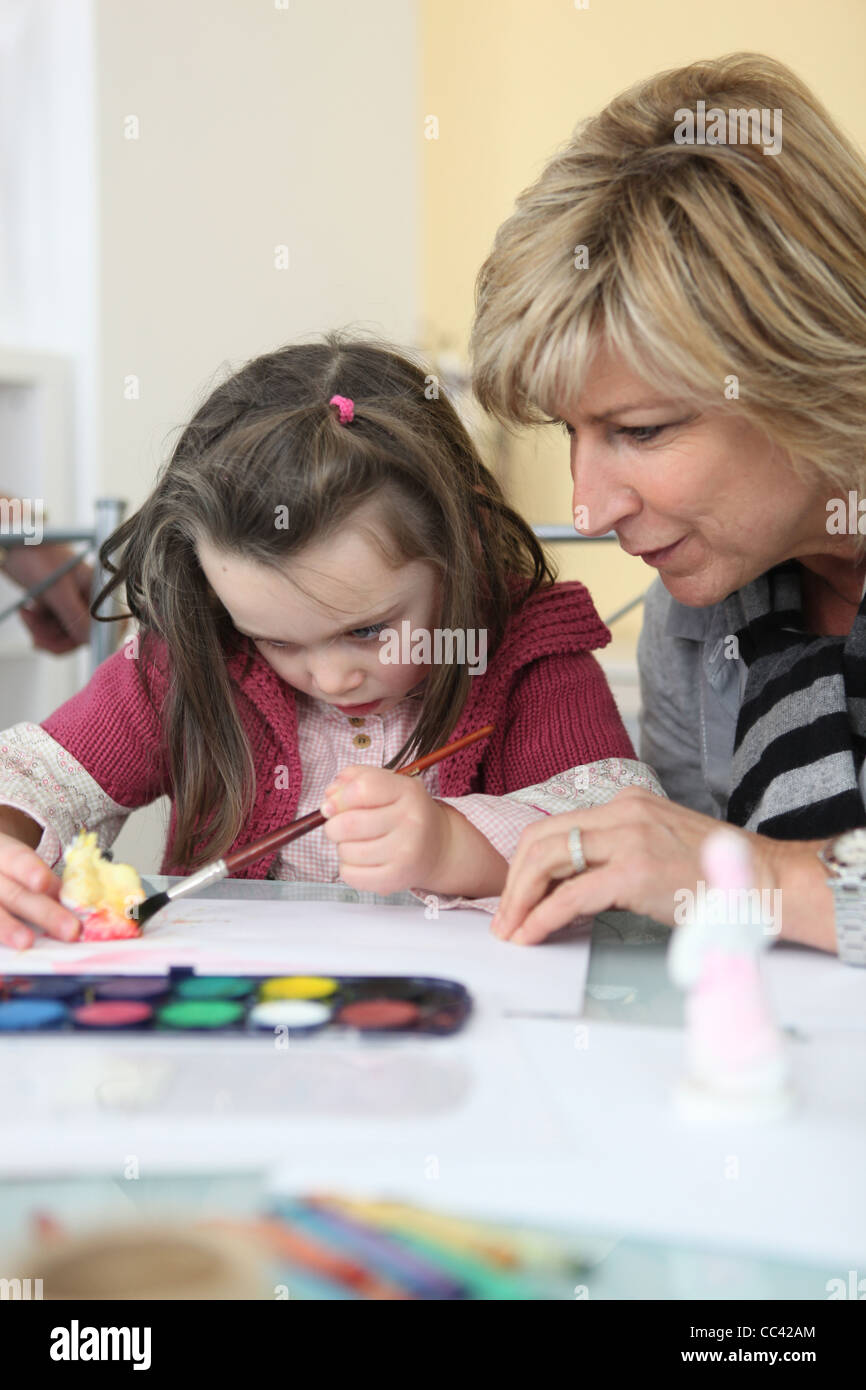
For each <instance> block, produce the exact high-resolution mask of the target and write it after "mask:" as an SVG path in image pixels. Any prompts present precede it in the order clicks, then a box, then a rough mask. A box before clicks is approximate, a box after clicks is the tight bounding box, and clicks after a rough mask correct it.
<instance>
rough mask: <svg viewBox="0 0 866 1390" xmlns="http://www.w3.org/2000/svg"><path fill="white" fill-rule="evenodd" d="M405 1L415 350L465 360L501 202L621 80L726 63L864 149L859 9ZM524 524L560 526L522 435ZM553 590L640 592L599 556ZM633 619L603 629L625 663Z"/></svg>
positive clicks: (516, 479) (621, 0)
mask: <svg viewBox="0 0 866 1390" xmlns="http://www.w3.org/2000/svg"><path fill="white" fill-rule="evenodd" d="M589 4H590V7H589V9H586V10H584V9H578V8H576V7H575V5H574V3H573V2H572V0H420V15H421V25H420V35H419V38H420V42H421V53H422V64H423V67H422V89H421V99H422V106H423V114H424V116H427V115H431V114H432V115H435V116H437V117H438V120H439V138H438V139H437V140H425V141H424V146H425V148H424V154H423V168H422V192H423V197H424V209H423V215H422V232H423V247H422V265H423V268H424V269H423V274H424V280H423V285H422V307H423V321H424V324H425V337H426V338H427V340H428V343H429V345H430V346H433V347H448V348H450V349H451V350H452V351H456V352H458V353H460V354H461V355H462V354H464V353H465V348H466V341H467V337H468V331H469V325H470V322H471V318H472V303H473V283H474V277H475V274H476V272H477V270H478V267H479V266H480V264H481V262H482V260H483V259H484V257H485V255H486V254H487V252H488V250H489V249H490V245H491V242H492V240H493V235H494V232H495V230H496V228H497V226H498V225H499V223H500V222H501V221H502V220H503V219H504V218H505V217H506V216H507V215H508V213H509V212H510V210H511V207H512V205H513V201H514V198H515V197H516V195H517V194H518V193H519V192H520V190H521V189H522V188H524V187H526V186H527V185H528V184H529V183H531V182H532V181H533V179H534V178H535V177H536V176H537V174H538V173H539V172H540V170H541V169H542V167H543V166H544V164H545V163H546V161H547V159H548V158H549V156H550V155H551V154H552V152H553V150H554V149H555V148H556V146H557V145H559V144H561V143H562V142H563V141H564V140H566V139H567V137H568V136H569V134H570V132H571V130H572V128H573V126H574V125H575V124H576V122H577V121H578V120H580V119H582V118H583V117H585V116H588V115H591V114H592V113H593V112H595V111H597V110H598V109H599V108H600V107H602V106H603V105H605V103H606V102H607V101H609V100H610V98H611V97H612V96H614V94H615V93H616V92H618V91H620V90H622V89H623V88H624V87H627V86H629V85H630V84H631V83H632V82H634V81H636V80H637V79H639V78H641V77H644V76H647V75H649V74H650V73H653V72H657V71H659V70H661V69H663V68H670V67H678V66H681V65H683V64H685V63H689V62H693V61H695V60H696V59H699V58H709V57H718V56H719V55H721V54H723V53H730V52H733V51H735V50H738V49H753V50H757V51H759V52H763V53H768V54H770V55H771V56H773V57H775V58H778V59H780V60H781V61H782V62H784V63H787V64H788V65H789V66H791V67H792V68H794V69H795V71H797V72H798V73H799V74H800V75H801V76H802V77H803V78H804V79H805V81H806V82H808V83H809V84H810V86H811V87H812V88H813V90H814V91H815V92H816V94H817V95H818V97H819V98H820V99H821V100H823V101H824V103H825V104H826V105H827V107H828V108H829V110H830V111H831V113H832V114H833V116H834V117H835V118H836V120H837V121H839V123H840V124H841V125H842V126H843V128H845V129H846V130H847V132H848V133H849V135H850V136H852V137H853V138H854V139H855V140H856V141H858V142H859V143H860V144H861V145H862V146H866V91H864V81H863V71H864V66H863V65H864V55H866V3H864V0H821V3H820V4H819V5H816V4H815V0H724V3H722V4H719V5H714V6H702V7H700V8H697V7H693V8H690V7H688V6H684V5H683V4H682V3H681V0H618V2H617V0H589ZM509 475H510V478H509V480H510V491H511V495H512V498H513V500H514V501H515V503H516V504H517V505H518V506H519V507H520V509H521V510H522V511H523V512H524V513H525V515H527V516H528V517H529V518H530V519H531V520H532V521H558V522H562V523H565V524H568V523H569V521H570V512H571V507H570V499H571V488H570V479H569V476H568V455H567V448H566V443H565V440H564V438H563V436H562V434H561V433H560V432H559V431H558V430H553V429H547V430H543V431H538V432H536V433H535V435H534V437H533V438H532V440H531V441H527V443H526V444H525V445H523V446H521V448H520V450H519V451H518V455H517V457H516V458H515V459H514V460H513V462H512V465H511V467H510V469H509ZM557 557H558V558H560V559H561V572H562V574H563V576H564V577H579V578H581V579H583V580H584V582H585V583H587V584H589V586H590V589H591V590H592V592H593V595H594V597H595V599H596V603H597V606H598V608H599V610H600V612H601V613H602V615H603V616H608V615H609V614H610V613H611V612H612V611H613V610H614V609H615V608H616V607H618V606H619V604H621V603H623V602H625V601H626V600H627V599H628V598H630V597H632V596H633V595H634V594H637V593H639V592H641V591H642V590H643V589H644V588H645V587H646V586H647V584H648V583H649V582H650V581H651V580H652V578H653V577H654V575H653V572H652V571H651V570H649V569H648V568H647V567H646V566H645V565H644V564H643V563H642V562H641V561H640V560H634V559H632V558H631V557H629V556H627V555H625V554H624V553H623V552H622V551H621V550H620V549H619V547H618V546H617V545H615V544H611V543H607V544H604V543H600V544H581V545H579V546H578V545H571V546H567V547H560V548H559V550H558V552H557ZM639 628H640V610H639V609H638V610H637V611H636V613H634V614H632V615H630V616H629V617H628V618H625V619H623V621H622V622H621V623H618V624H617V626H616V628H615V629H614V632H615V645H616V647H620V646H621V647H622V650H623V654H625V653H626V652H627V651H628V649H629V647H630V646H631V645H632V644H633V642H634V640H635V639H636V636H637V633H638V631H639Z"/></svg>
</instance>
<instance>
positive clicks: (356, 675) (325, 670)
mask: <svg viewBox="0 0 866 1390" xmlns="http://www.w3.org/2000/svg"><path fill="white" fill-rule="evenodd" d="M309 670H310V675H311V676H312V678H313V684H314V685H315V686H316V689H317V690H319V691H321V693H322V695H323V696H324V697H325V698H326V699H328V700H332V699H333V698H334V697H335V696H337V695H348V694H349V693H350V692H351V691H352V690H357V689H358V686H359V685H360V684H361V682H362V680H363V679H364V677H363V675H362V673H361V672H360V671H358V670H356V669H354V668H353V667H352V665H350V664H349V663H348V662H346V661H341V660H340V659H339V658H338V657H335V656H322V657H319V658H318V659H316V660H311V661H310V664H309Z"/></svg>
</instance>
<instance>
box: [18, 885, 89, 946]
mask: <svg viewBox="0 0 866 1390" xmlns="http://www.w3.org/2000/svg"><path fill="white" fill-rule="evenodd" d="M0 902H2V904H3V908H2V909H0V910H5V912H6V914H7V915H8V916H9V918H10V919H12V918H14V917H19V918H21V919H22V921H23V922H25V923H27V924H28V925H29V926H34V927H40V928H41V930H42V931H44V932H45V933H46V934H47V935H48V936H56V937H57V939H58V941H74V940H75V939H76V937H77V936H78V934H79V932H80V931H81V923H80V922H79V920H78V918H77V917H75V916H74V915H73V914H72V913H71V912H69V911H67V909H66V908H65V907H61V905H60V903H59V902H55V901H54V899H53V898H50V897H49V896H48V895H47V894H46V893H31V892H28V890H27V889H26V888H24V887H22V885H21V884H20V883H18V882H17V881H16V880H15V879H14V878H10V877H9V876H8V874H4V873H0ZM17 925H18V926H20V925H21V922H19V923H18V924H17ZM28 945H29V942H28Z"/></svg>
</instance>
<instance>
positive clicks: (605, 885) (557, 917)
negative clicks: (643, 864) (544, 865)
mask: <svg viewBox="0 0 866 1390" xmlns="http://www.w3.org/2000/svg"><path fill="white" fill-rule="evenodd" d="M617 880H618V875H617V874H616V873H615V872H614V871H612V870H611V868H610V867H609V866H607V867H605V868H602V869H592V870H589V871H587V872H586V873H583V874H578V875H577V877H575V878H569V879H566V880H565V882H564V883H559V884H557V886H556V887H555V888H554V889H553V891H552V892H550V893H548V895H547V897H545V898H543V899H542V900H541V902H540V903H538V904H537V905H536V906H535V907H533V909H532V910H531V912H528V913H527V915H526V916H525V917H524V919H523V922H522V924H521V925H520V926H519V927H518V929H517V930H516V931H515V932H514V933H513V935H512V936H511V937H510V938H509V939H510V940H511V941H512V942H514V943H515V944H516V945H518V946H535V945H537V944H538V942H539V941H544V940H545V938H546V937H548V936H550V935H551V933H552V932H555V931H558V930H559V928H560V927H567V926H568V924H569V922H573V921H574V919H575V917H594V916H595V915H596V913H597V912H604V911H606V910H607V909H608V908H609V907H611V906H612V904H613V901H614V899H615V896H616V891H617Z"/></svg>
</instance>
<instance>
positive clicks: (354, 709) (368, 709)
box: [334, 700, 382, 715]
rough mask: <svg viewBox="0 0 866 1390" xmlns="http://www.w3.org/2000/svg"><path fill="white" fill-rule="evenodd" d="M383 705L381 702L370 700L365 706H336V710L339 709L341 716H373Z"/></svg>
mask: <svg viewBox="0 0 866 1390" xmlns="http://www.w3.org/2000/svg"><path fill="white" fill-rule="evenodd" d="M381 703H382V701H381V700H368V702H367V703H366V704H365V705H334V709H338V710H339V711H340V713H341V714H358V715H360V714H372V713H373V711H374V709H376V707H377V706H378V705H381Z"/></svg>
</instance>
